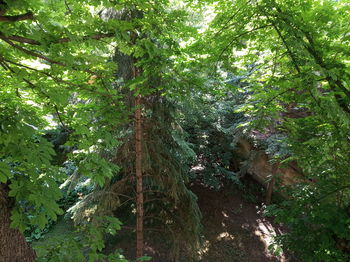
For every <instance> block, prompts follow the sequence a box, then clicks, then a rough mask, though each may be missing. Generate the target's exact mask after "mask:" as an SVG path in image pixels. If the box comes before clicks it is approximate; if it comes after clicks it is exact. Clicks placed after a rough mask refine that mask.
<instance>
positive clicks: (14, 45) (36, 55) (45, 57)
mask: <svg viewBox="0 0 350 262" xmlns="http://www.w3.org/2000/svg"><path fill="white" fill-rule="evenodd" d="M0 39H2V40H3V41H4V42H6V43H8V44H9V45H10V46H12V47H14V48H16V49H18V50H20V51H22V52H23V53H25V54H27V55H30V56H34V57H36V58H40V59H42V60H45V61H47V62H49V63H50V64H56V65H60V66H65V64H63V63H62V62H58V61H55V60H52V59H51V58H48V57H47V56H44V55H42V54H39V53H36V52H34V51H31V50H28V49H26V48H24V47H22V46H19V45H17V44H15V43H13V42H12V41H11V40H9V39H8V38H6V37H5V36H2V35H0Z"/></svg>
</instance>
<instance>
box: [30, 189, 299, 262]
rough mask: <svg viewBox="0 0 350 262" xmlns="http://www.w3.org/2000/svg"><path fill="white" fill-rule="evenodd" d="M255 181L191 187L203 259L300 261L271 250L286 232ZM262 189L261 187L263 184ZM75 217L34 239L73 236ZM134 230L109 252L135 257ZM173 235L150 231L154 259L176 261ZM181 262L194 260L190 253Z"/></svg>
mask: <svg viewBox="0 0 350 262" xmlns="http://www.w3.org/2000/svg"><path fill="white" fill-rule="evenodd" d="M251 188H252V187H251V184H250V185H248V186H246V187H244V188H243V189H242V188H237V187H236V186H233V185H231V186H225V187H223V188H222V189H220V190H219V191H216V190H213V189H210V188H208V187H205V186H203V185H201V184H200V183H196V184H194V185H192V186H191V190H192V191H193V192H194V193H195V194H196V195H197V196H198V204H199V207H200V210H201V212H202V224H203V235H202V239H203V244H202V246H201V248H200V250H199V251H198V260H197V261H200V262H296V260H293V259H288V258H286V256H285V255H284V254H282V255H280V256H274V255H273V254H271V253H270V252H269V250H268V246H269V244H270V243H271V241H272V237H273V236H274V235H277V234H281V233H282V229H281V227H279V226H278V225H275V224H273V223H272V222H271V219H267V218H265V217H263V216H262V215H261V214H260V205H259V204H258V203H259V200H260V199H263V195H261V193H259V190H256V189H257V187H256V186H255V190H253V191H252V190H251ZM253 188H254V184H253ZM260 189H261V188H260ZM73 231H74V229H73V225H72V222H71V221H67V220H65V219H60V220H59V221H58V222H57V224H56V225H55V226H54V227H53V228H52V230H50V232H49V233H48V234H46V235H45V237H44V239H42V240H40V241H38V242H36V243H33V245H34V247H36V246H40V245H42V244H44V243H45V242H46V243H48V241H49V240H50V239H54V238H55V237H57V236H61V237H62V236H64V237H73V235H72V234H73ZM132 231H133V230H127V229H122V231H121V232H119V233H118V234H117V238H114V239H109V240H107V246H106V249H105V252H106V253H109V252H112V251H114V250H115V248H116V247H117V248H118V249H121V250H122V253H123V255H125V257H126V258H129V259H130V258H132V257H134V254H135V253H136V252H135V243H136V241H135V234H134V233H132ZM167 239H169V237H167V236H166V234H164V232H150V231H148V232H146V234H145V240H146V241H145V253H146V254H147V255H149V256H151V257H152V260H151V261H152V262H173V261H174V260H173V259H171V258H170V246H169V243H167ZM179 261H181V262H188V261H190V260H189V259H187V258H186V257H184V256H182V257H181V258H180V260H179Z"/></svg>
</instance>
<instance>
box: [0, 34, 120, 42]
mask: <svg viewBox="0 0 350 262" xmlns="http://www.w3.org/2000/svg"><path fill="white" fill-rule="evenodd" d="M113 36H114V33H100V34H95V35H87V36H82V37H81V40H84V41H85V40H89V39H94V40H100V39H102V38H108V37H113ZM0 38H1V39H2V40H4V39H7V40H11V41H15V42H19V43H24V44H30V45H42V43H41V42H40V41H37V40H35V39H32V38H28V37H23V36H18V35H11V36H5V35H3V34H1V33H0ZM71 41H72V39H70V38H68V37H64V38H60V39H57V40H53V41H51V42H49V44H60V43H68V42H71Z"/></svg>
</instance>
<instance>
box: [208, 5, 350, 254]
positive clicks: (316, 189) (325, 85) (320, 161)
mask: <svg viewBox="0 0 350 262" xmlns="http://www.w3.org/2000/svg"><path fill="white" fill-rule="evenodd" d="M209 2H210V1H209ZM212 5H213V8H215V10H216V13H217V15H216V17H215V19H214V20H213V22H212V25H211V27H209V29H208V32H207V34H208V38H212V37H215V42H211V43H210V45H207V46H208V48H210V49H211V50H214V53H213V55H212V56H211V57H210V58H209V59H208V62H210V63H215V66H216V67H217V68H219V69H220V70H224V71H228V72H232V73H233V74H236V75H240V74H242V72H244V70H246V68H247V67H249V66H251V65H253V67H254V68H255V69H254V70H253V71H252V73H251V74H250V76H249V80H246V81H248V83H249V84H248V85H247V86H245V87H244V88H239V87H238V90H239V89H241V90H242V92H245V91H244V90H248V92H249V96H248V100H247V103H246V104H245V105H243V106H241V107H240V110H239V111H240V112H245V114H247V115H249V116H250V117H251V118H252V120H253V121H251V122H250V127H251V128H255V129H256V128H259V129H260V130H261V131H260V132H261V133H264V132H266V131H267V130H275V131H274V132H279V133H281V134H283V137H284V138H283V137H281V138H282V141H283V143H284V144H285V146H284V148H285V149H283V150H282V152H283V151H284V152H286V154H285V153H283V154H278V155H279V157H280V158H282V160H283V159H285V162H287V161H290V160H296V161H297V163H298V166H299V168H300V169H301V170H302V171H303V173H304V175H305V177H306V179H309V180H310V181H312V182H311V183H310V182H306V183H302V184H300V185H295V186H293V187H292V188H291V189H290V191H289V194H290V196H291V198H290V199H289V200H286V201H285V203H284V204H283V205H282V206H279V207H275V208H274V209H271V210H274V211H271V213H270V214H273V215H277V219H278V221H279V222H284V223H286V224H287V225H289V227H290V233H289V234H287V235H285V236H283V237H280V238H279V239H278V240H277V241H278V242H280V243H282V244H283V245H284V247H285V248H289V249H291V250H293V251H295V252H297V253H298V254H299V255H300V256H301V257H302V258H303V259H305V260H307V261H319V260H322V261H347V259H348V258H347V255H346V252H347V250H346V248H344V247H341V246H344V244H345V245H346V243H349V242H348V241H349V235H348V232H349V230H348V226H349V224H348V223H349V214H346V209H347V206H348V203H349V188H348V185H349V170H348V169H347V168H346V167H347V166H348V165H349V155H350V152H349V146H348V138H347V135H346V134H348V133H349V121H348V119H349V91H348V86H349V77H348V72H347V71H348V70H347V67H348V48H347V46H348V41H349V40H348V33H347V32H348V24H347V23H346V22H345V20H346V18H345V17H346V16H347V15H346V14H347V13H348V12H349V3H348V2H347V1H337V2H334V1H312V0H309V1H294V0H290V1H275V0H262V1H244V0H243V1H235V2H229V1H222V2H220V3H212ZM271 149H272V152H273V151H276V150H274V149H273V148H270V149H269V150H270V151H271ZM278 151H280V150H277V152H278ZM286 158H287V159H286ZM331 207H332V208H331ZM334 221H337V223H334ZM344 232H347V233H344ZM340 242H342V244H341V245H340V244H339V243H340Z"/></svg>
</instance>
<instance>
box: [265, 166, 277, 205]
mask: <svg viewBox="0 0 350 262" xmlns="http://www.w3.org/2000/svg"><path fill="white" fill-rule="evenodd" d="M277 169H278V164H273V166H272V177H271V180H270V182H269V183H268V185H267V191H266V198H265V204H266V205H270V204H271V199H272V193H273V187H274V185H275V175H276V173H277Z"/></svg>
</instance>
